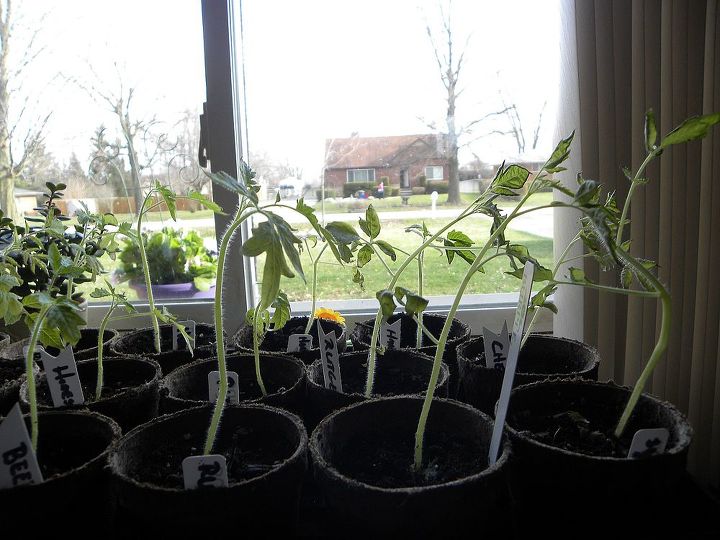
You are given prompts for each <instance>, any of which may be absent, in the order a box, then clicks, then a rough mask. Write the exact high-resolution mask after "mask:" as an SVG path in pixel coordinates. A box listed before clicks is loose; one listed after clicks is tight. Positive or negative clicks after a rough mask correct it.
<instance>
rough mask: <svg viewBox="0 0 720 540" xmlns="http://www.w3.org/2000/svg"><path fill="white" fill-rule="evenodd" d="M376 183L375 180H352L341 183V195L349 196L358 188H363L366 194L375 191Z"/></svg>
mask: <svg viewBox="0 0 720 540" xmlns="http://www.w3.org/2000/svg"><path fill="white" fill-rule="evenodd" d="M376 186H377V184H376V183H375V182H353V183H351V184H343V197H350V196H351V195H354V194H355V192H356V191H358V190H361V189H362V190H364V191H365V193H367V194H368V195H372V194H373V193H374V192H375V188H376Z"/></svg>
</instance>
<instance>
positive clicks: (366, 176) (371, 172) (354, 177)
mask: <svg viewBox="0 0 720 540" xmlns="http://www.w3.org/2000/svg"><path fill="white" fill-rule="evenodd" d="M347 181H348V183H349V184H352V183H355V182H374V181H375V169H348V171H347Z"/></svg>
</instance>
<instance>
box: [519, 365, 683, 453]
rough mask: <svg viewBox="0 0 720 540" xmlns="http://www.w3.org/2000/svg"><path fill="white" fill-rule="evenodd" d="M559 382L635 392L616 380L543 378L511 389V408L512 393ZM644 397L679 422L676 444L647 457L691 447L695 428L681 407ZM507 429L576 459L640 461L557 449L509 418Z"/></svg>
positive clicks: (558, 383)
mask: <svg viewBox="0 0 720 540" xmlns="http://www.w3.org/2000/svg"><path fill="white" fill-rule="evenodd" d="M556 385H561V386H563V385H565V386H570V385H582V386H597V387H603V388H607V389H609V390H610V391H615V392H625V393H627V394H628V395H629V394H630V393H631V392H632V388H631V387H629V386H621V385H618V384H615V383H614V382H613V381H607V382H599V381H589V380H587V379H580V378H549V379H546V380H544V381H535V382H532V383H528V384H523V385H520V386H517V387H515V388H513V389H512V392H511V393H510V407H512V403H513V399H512V398H513V394H516V393H521V392H524V391H528V390H530V391H532V390H533V389H535V388H537V387H539V386H556ZM640 399H641V400H648V401H650V402H651V403H653V404H655V405H656V406H658V407H661V408H665V409H668V410H669V412H670V414H671V415H672V417H673V418H674V419H675V421H676V424H677V430H678V434H677V444H676V445H675V446H673V447H672V448H670V449H669V450H667V449H666V450H665V452H663V453H662V454H655V455H652V456H649V457H647V458H643V460H644V459H657V458H662V456H667V455H675V454H681V453H683V452H685V451H687V450H688V447H689V446H690V443H691V442H692V436H693V429H692V426H691V425H690V423H689V422H688V420H687V418H686V417H685V415H683V414H682V413H681V412H680V410H679V409H678V408H677V407H675V405H673V404H672V403H670V402H668V401H663V400H661V399H658V398H656V397H655V396H653V395H651V394H648V393H645V392H643V393H642V394H641V396H640ZM505 430H506V431H507V433H508V434H509V435H510V436H511V437H515V438H517V439H519V440H522V441H523V442H524V443H526V444H530V445H532V446H535V447H538V448H541V449H543V450H545V451H551V452H554V453H557V454H561V455H564V456H567V457H569V458H573V459H586V460H589V461H591V462H598V463H633V462H637V461H638V460H637V459H636V458H628V457H622V458H618V457H612V456H591V455H588V454H582V453H580V452H573V451H571V450H566V449H564V448H558V447H557V446H552V445H550V444H546V443H543V442H540V441H538V440H536V439H534V438H533V437H530V436H527V435H524V434H523V432H527V431H529V430H517V429H515V428H514V427H512V426H511V425H510V421H509V420H506V422H505Z"/></svg>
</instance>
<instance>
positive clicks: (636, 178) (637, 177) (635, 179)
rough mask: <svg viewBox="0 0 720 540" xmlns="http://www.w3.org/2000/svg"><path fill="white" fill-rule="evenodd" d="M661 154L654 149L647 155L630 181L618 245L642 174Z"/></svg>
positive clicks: (618, 233) (620, 224)
mask: <svg viewBox="0 0 720 540" xmlns="http://www.w3.org/2000/svg"><path fill="white" fill-rule="evenodd" d="M659 155H660V154H659V152H658V151H657V150H654V151H652V152H650V153H649V154H648V155H647V156H645V160H644V161H643V162H642V164H641V165H640V168H639V169H638V170H637V172H636V173H635V176H633V179H632V181H631V182H630V189H629V190H628V194H627V197H626V198H625V204H624V205H623V209H622V215H621V216H620V223H619V224H618V230H617V237H616V238H615V243H616V244H617V245H620V244H621V243H622V237H623V228H624V227H625V223H627V215H628V212H629V211H630V200H631V199H632V196H633V194H634V193H635V188H636V187H637V186H638V185H639V184H640V175H641V174H642V173H643V172H644V171H645V169H646V168H647V166H648V164H649V163H650V162H651V161H652V160H653V159H655V158H656V157H657V156H659Z"/></svg>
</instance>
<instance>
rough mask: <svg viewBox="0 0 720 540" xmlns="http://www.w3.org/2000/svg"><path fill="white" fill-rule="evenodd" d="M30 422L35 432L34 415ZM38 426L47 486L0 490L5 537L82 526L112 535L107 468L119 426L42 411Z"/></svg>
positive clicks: (83, 415) (93, 416) (96, 417)
mask: <svg viewBox="0 0 720 540" xmlns="http://www.w3.org/2000/svg"><path fill="white" fill-rule="evenodd" d="M25 423H26V425H27V429H28V433H30V416H29V415H25ZM38 427H39V430H38V451H37V459H38V464H39V465H40V470H41V472H42V475H43V479H44V482H42V483H40V484H34V485H26V486H20V487H17V488H13V489H4V490H0V523H2V537H3V538H7V539H10V538H29V537H32V536H34V533H33V531H38V530H40V529H43V528H44V527H50V526H53V527H54V526H57V527H59V529H58V530H63V529H62V527H63V526H65V525H66V526H68V527H69V526H73V527H76V526H78V523H79V522H81V523H82V524H83V527H85V528H86V529H87V530H91V531H93V532H94V533H96V534H97V533H105V534H107V533H109V532H110V531H109V528H108V524H109V523H110V522H111V518H112V511H113V499H112V496H111V492H110V489H109V474H108V472H107V470H106V469H105V464H106V460H107V456H108V452H109V449H110V446H111V444H112V443H113V442H114V441H116V440H117V439H119V437H120V427H119V426H118V425H117V424H116V423H115V422H114V421H113V420H111V419H110V418H108V417H106V416H103V415H101V414H97V413H94V412H90V411H43V412H40V413H39V414H38ZM69 516H72V519H70V520H69V519H68V517H69ZM60 536H63V535H62V534H60Z"/></svg>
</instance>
